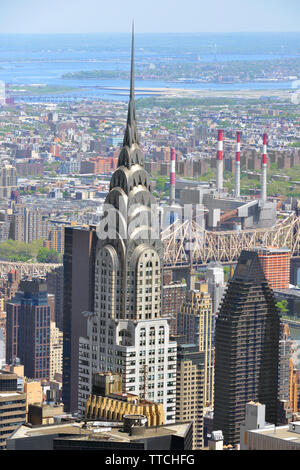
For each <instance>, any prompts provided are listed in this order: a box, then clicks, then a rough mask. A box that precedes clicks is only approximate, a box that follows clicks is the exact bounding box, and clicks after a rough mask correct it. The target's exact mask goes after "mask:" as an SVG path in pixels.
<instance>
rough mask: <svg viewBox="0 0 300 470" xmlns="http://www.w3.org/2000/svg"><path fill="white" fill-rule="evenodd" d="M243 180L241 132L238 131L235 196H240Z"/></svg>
mask: <svg viewBox="0 0 300 470" xmlns="http://www.w3.org/2000/svg"><path fill="white" fill-rule="evenodd" d="M240 182H241V133H240V132H239V131H238V132H237V133H236V156H235V197H240Z"/></svg>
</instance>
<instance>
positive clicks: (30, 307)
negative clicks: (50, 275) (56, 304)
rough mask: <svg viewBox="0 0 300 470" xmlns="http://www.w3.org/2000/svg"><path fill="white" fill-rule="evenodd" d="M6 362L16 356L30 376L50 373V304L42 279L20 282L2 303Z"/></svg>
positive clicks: (33, 377) (38, 376)
mask: <svg viewBox="0 0 300 470" xmlns="http://www.w3.org/2000/svg"><path fill="white" fill-rule="evenodd" d="M6 309H7V313H6V362H7V363H8V364H11V363H13V361H14V360H15V358H16V357H18V358H20V361H21V364H23V365H24V374H25V376H26V377H29V378H32V379H42V378H46V379H48V378H49V374H50V306H49V304H48V294H47V285H46V282H45V281H44V280H40V279H33V280H31V281H21V282H20V284H19V291H18V292H16V295H15V296H14V297H13V298H12V299H11V300H10V301H9V302H8V303H7V305H6Z"/></svg>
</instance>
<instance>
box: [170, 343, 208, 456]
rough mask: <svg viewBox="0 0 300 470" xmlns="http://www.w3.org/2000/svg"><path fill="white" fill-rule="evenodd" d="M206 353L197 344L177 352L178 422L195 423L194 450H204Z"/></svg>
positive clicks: (189, 345) (183, 347) (187, 345)
mask: <svg viewBox="0 0 300 470" xmlns="http://www.w3.org/2000/svg"><path fill="white" fill-rule="evenodd" d="M203 392H204V353H203V352H199V347H198V346H197V345H195V344H179V345H178V350H177V387H176V421H180V422H184V421H189V422H192V423H193V449H194V450H199V449H202V448H203V400H204V396H203Z"/></svg>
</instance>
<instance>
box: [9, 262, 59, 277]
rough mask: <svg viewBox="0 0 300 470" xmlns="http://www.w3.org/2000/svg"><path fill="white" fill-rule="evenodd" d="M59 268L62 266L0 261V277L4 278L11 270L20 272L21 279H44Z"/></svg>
mask: <svg viewBox="0 0 300 470" xmlns="http://www.w3.org/2000/svg"><path fill="white" fill-rule="evenodd" d="M59 266H62V264H50V263H22V262H14V261H0V277H3V276H6V275H7V274H8V273H9V272H11V271H12V270H15V271H20V272H21V277H23V276H33V277H44V276H46V274H47V273H48V272H50V271H52V270H53V269H55V268H58V267H59Z"/></svg>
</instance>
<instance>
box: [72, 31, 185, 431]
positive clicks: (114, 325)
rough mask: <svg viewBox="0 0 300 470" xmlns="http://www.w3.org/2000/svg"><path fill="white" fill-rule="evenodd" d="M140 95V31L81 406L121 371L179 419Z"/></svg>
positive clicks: (101, 248) (137, 390) (100, 248)
mask: <svg viewBox="0 0 300 470" xmlns="http://www.w3.org/2000/svg"><path fill="white" fill-rule="evenodd" d="M143 162H144V157H143V153H142V151H141V149H140V146H139V139H138V132H137V123H136V109H135V99H134V32H132V52H131V78H130V98H129V105H128V115H127V124H126V130H125V136H124V141H123V147H122V149H121V152H120V155H119V159H118V166H117V169H116V170H115V172H114V173H113V175H112V178H111V182H110V190H109V193H108V195H107V197H106V200H105V204H104V213H103V217H102V220H101V222H100V225H99V227H98V229H97V234H98V241H97V248H96V258H95V286H94V289H95V301H94V311H93V312H85V313H84V315H86V318H87V322H88V328H87V331H88V334H87V337H82V338H80V344H79V396H78V403H79V412H80V413H81V414H82V415H83V414H84V410H85V403H86V400H87V398H88V396H89V395H90V394H91V387H92V375H93V373H95V372H105V371H108V372H109V371H110V372H118V373H121V374H122V378H123V390H124V393H132V394H136V395H139V396H140V397H142V398H145V399H146V400H150V401H154V402H156V403H162V404H163V407H164V413H165V419H166V423H173V422H175V411H176V403H175V397H176V352H177V345H176V342H170V340H169V324H168V320H167V319H166V318H162V316H161V311H162V280H163V245H162V242H161V240H160V236H159V231H158V229H157V228H156V227H155V224H156V222H157V217H156V216H155V207H156V202H155V199H154V197H153V195H152V190H151V183H150V178H149V175H148V174H147V172H146V171H145V169H144V166H143Z"/></svg>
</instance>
